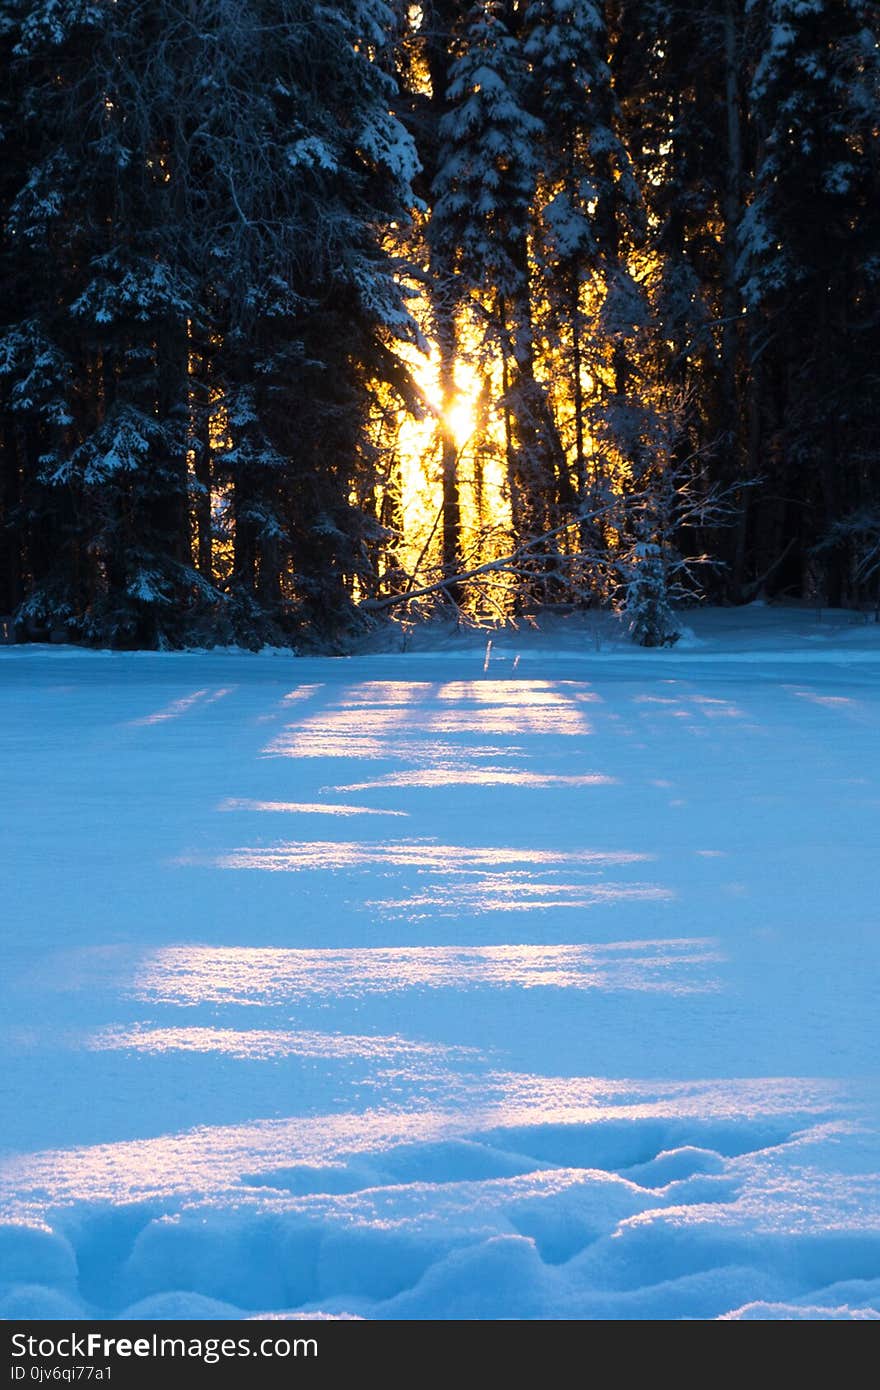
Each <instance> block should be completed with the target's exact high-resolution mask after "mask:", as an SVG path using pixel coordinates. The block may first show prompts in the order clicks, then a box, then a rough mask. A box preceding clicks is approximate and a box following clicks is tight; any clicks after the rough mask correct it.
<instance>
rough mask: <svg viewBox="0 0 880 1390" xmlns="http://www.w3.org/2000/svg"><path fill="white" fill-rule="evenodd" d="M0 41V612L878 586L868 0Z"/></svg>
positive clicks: (200, 10) (105, 21)
mask: <svg viewBox="0 0 880 1390" xmlns="http://www.w3.org/2000/svg"><path fill="white" fill-rule="evenodd" d="M0 50H2V65H3V71H4V73H5V75H6V80H5V82H4V86H3V95H2V97H0V128H2V142H3V143H2V150H3V161H2V166H0V202H2V208H3V238H2V247H0V279H2V284H3V299H2V305H0V313H2V327H0V545H2V559H0V613H5V614H13V615H14V616H15V623H16V629H17V632H18V634H19V636H21V637H23V638H28V637H30V638H45V637H46V636H47V635H49V636H52V637H54V638H63V639H67V640H74V641H84V642H90V643H98V644H111V645H122V646H125V645H134V646H153V645H172V646H173V645H185V644H200V643H204V644H210V643H214V642H241V643H245V644H248V645H258V644H260V643H262V642H265V641H274V642H297V641H301V640H303V639H305V638H307V637H308V638H309V639H310V640H314V641H319V642H327V641H336V640H338V639H339V638H340V637H341V636H343V635H344V634H345V633H346V632H348V631H350V630H352V629H354V628H356V627H357V626H358V625H363V624H364V623H365V622H367V621H372V620H373V619H374V616H375V615H376V613H377V612H378V613H381V612H383V611H388V612H399V613H407V614H410V615H413V614H414V615H416V616H419V615H422V616H423V615H425V614H426V613H427V612H429V611H431V608H432V606H434V605H444V606H446V607H448V608H449V609H450V611H452V612H456V611H458V612H462V613H464V614H472V615H474V616H475V617H485V616H487V615H501V616H505V615H509V614H511V613H514V612H516V611H522V610H524V609H532V608H535V607H537V606H541V605H545V604H575V605H583V606H590V605H594V606H615V607H618V608H623V609H624V610H625V611H626V613H627V616H628V620H629V623H630V627H631V630H632V632H633V635H634V637H635V638H636V639H637V640H640V641H643V642H648V643H659V642H663V641H666V640H671V639H672V638H674V635H675V619H674V616H673V612H672V608H671V605H672V604H673V603H674V602H675V601H676V600H680V599H682V598H686V597H688V596H697V595H699V594H706V595H708V596H709V597H711V598H713V599H715V600H723V601H731V602H743V601H748V600H749V599H750V598H754V597H756V596H758V595H759V594H762V593H765V592H766V593H768V594H770V595H773V594H788V595H792V596H801V597H808V598H814V599H816V600H818V601H820V602H823V603H829V604H852V605H859V604H865V603H869V602H876V601H877V599H878V595H880V432H878V427H877V426H878V407H880V293H878V291H880V140H878V127H880V15H878V7H877V6H876V4H874V3H872V0H606V2H605V3H602V0H488V2H486V0H483V2H482V3H477V4H474V5H468V4H464V3H461V0H424V3H422V4H418V5H416V4H410V3H406V2H405V0H339V2H338V3H325V4H322V3H315V2H314V0H150V3H145V0H143V2H141V3H137V2H136V0H118V3H115V4H112V5H110V4H105V3H103V0H30V3H28V0H11V2H7V0H2V2H0ZM425 354H428V357H429V360H430V362H431V363H432V371H433V372H434V374H435V379H436V388H437V389H436V393H435V396H434V398H433V399H431V398H430V393H427V394H426V391H425V389H424V381H423V375H421V376H420V370H419V368H418V365H417V364H418V362H419V361H424V360H428V358H427V357H425ZM462 363H467V364H468V370H469V372H470V373H471V378H472V379H473V380H476V381H477V382H478V383H479V385H480V389H479V391H478V392H477V393H476V394H475V395H474V398H473V400H472V401H471V405H470V409H471V412H472V418H471V420H470V423H469V428H468V431H467V437H466V438H461V437H460V435H459V433H457V432H456V430H455V428H454V424H453V419H454V409H453V408H454V404H455V400H456V393H457V392H458V391H459V390H460V385H459V384H458V377H457V372H458V371H459V369H460V366H461V364H462ZM412 419H416V420H419V419H421V420H422V422H423V424H424V423H425V422H426V429H427V433H426V432H425V428H423V429H422V431H421V433H420V434H419V436H418V437H419V439H420V440H421V441H422V443H421V444H420V446H419V447H420V449H421V454H420V456H419V457H418V458H416V459H414V458H413V457H412V446H411V445H410V446H409V450H410V452H409V456H407V453H406V449H407V446H406V443H405V441H406V438H407V433H406V421H408V420H410V421H411V420H412ZM414 466H416V467H417V468H418V469H420V470H421V473H420V476H421V477H422V478H423V479H424V490H425V494H426V496H427V497H428V500H429V503H430V507H429V509H428V510H429V512H430V511H431V510H432V509H433V505H434V501H435V500H436V515H434V516H431V515H426V516H422V515H421V514H419V515H418V516H417V515H416V512H415V511H414V510H413V507H412V504H411V502H410V501H408V497H409V492H411V490H412V481H411V479H412V470H413V467H414ZM493 479H495V480H496V485H493V486H494V491H492V487H491V486H490V484H491V483H492V480H493ZM408 489H409V492H408ZM490 493H491V495H490Z"/></svg>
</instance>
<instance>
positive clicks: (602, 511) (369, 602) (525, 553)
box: [359, 501, 619, 613]
mask: <svg viewBox="0 0 880 1390" xmlns="http://www.w3.org/2000/svg"><path fill="white" fill-rule="evenodd" d="M618 507H619V502H618V501H614V502H611V503H609V504H608V506H605V507H600V508H599V509H598V510H597V511H593V512H584V513H583V514H582V515H580V516H575V517H572V519H571V520H570V521H566V522H564V524H563V525H562V526H555V527H554V528H553V530H552V531H544V532H543V533H542V534H541V535H540V536H533V537H532V539H531V540H529V541H525V542H524V543H523V544H522V545H520V546H517V548H516V550H513V551H511V553H510V554H509V555H502V556H500V557H499V558H498V559H497V560H487V561H486V562H485V563H484V564H482V565H477V566H476V567H475V568H474V569H470V570H464V571H462V573H461V574H449V575H446V577H445V578H444V579H438V580H437V581H436V582H435V583H433V584H425V585H423V586H422V588H421V589H407V590H406V592H405V593H402V594H390V595H389V596H388V597H387V598H374V599H365V600H364V602H363V603H362V604H360V605H359V606H360V608H361V610H362V611H364V612H370V613H376V612H381V611H382V610H384V609H386V608H394V607H396V606H397V604H399V603H410V602H411V601H412V600H413V599H417V598H425V597H426V596H427V595H428V594H438V593H442V592H444V591H448V590H449V589H451V588H454V587H455V586H456V585H459V584H467V583H468V582H469V581H470V580H471V579H479V577H480V575H482V574H497V573H498V572H499V571H500V572H502V573H504V572H506V573H512V572H516V571H514V566H516V565H518V563H519V562H520V561H522V560H526V559H528V558H529V557H530V556H532V555H534V554H535V552H536V551H537V550H538V549H539V547H541V546H543V545H545V544H546V543H547V541H548V540H552V538H553V537H554V536H559V535H562V534H563V533H564V532H565V531H571V530H573V529H574V527H576V526H583V524H584V522H585V521H596V520H597V519H598V518H599V517H601V516H607V515H608V513H609V512H612V511H614V510H616V509H617V508H618ZM580 558H583V557H580Z"/></svg>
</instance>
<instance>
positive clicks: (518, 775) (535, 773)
mask: <svg viewBox="0 0 880 1390" xmlns="http://www.w3.org/2000/svg"><path fill="white" fill-rule="evenodd" d="M689 621H691V625H692V627H693V635H692V636H690V637H689V638H688V639H687V640H686V641H685V642H684V643H682V644H681V645H680V646H679V647H678V648H675V649H673V650H672V651H663V652H654V653H649V652H644V651H636V650H632V649H622V648H620V647H619V646H617V645H615V644H609V643H607V642H600V641H598V640H596V641H592V640H591V637H590V632H589V629H587V630H584V629H583V628H581V629H573V630H571V631H568V630H567V629H565V628H564V625H563V626H562V627H560V629H559V630H558V631H556V632H555V633H554V634H553V636H552V638H551V637H548V636H547V635H546V634H544V635H542V634H540V633H531V634H527V635H525V636H522V635H519V636H518V635H513V634H509V635H506V636H503V637H499V638H497V639H493V645H492V649H491V651H490V652H488V653H487V651H486V645H485V640H482V641H480V640H478V639H477V638H476V637H462V638H461V639H460V640H451V641H449V642H448V643H447V645H446V647H445V649H444V650H438V651H427V650H425V651H421V650H411V651H409V652H407V653H404V654H398V655H393V656H388V655H381V654H377V655H365V656H362V657H355V658H347V659H329V658H328V659H295V658H292V657H290V656H288V655H270V654H265V655H260V656H256V657H254V656H249V655H245V654H237V653H234V652H213V653H204V654H198V655H196V654H193V655H174V656H170V655H156V654H142V653H140V654H126V655H119V654H115V655H110V654H107V653H85V652H81V651H74V650H73V649H71V648H57V649H52V648H45V647H44V648H8V649H3V650H0V715H2V722H0V740H2V766H3V772H4V784H5V795H4V798H3V809H2V817H3V822H4V825H3V838H4V846H5V853H4V875H5V881H4V883H3V886H2V899H0V901H2V904H3V919H4V927H3V934H2V982H0V991H2V1018H0V1056H2V1069H0V1093H2V1102H3V1112H4V1119H3V1130H2V1142H3V1155H2V1165H0V1203H2V1222H3V1224H2V1225H0V1316H5V1317H35V1318H49V1317H63V1318H81V1317H87V1316H96V1315H111V1316H117V1315H118V1316H126V1317H144V1318H148V1317H149V1318H152V1317H157V1318H173V1317H212V1316H213V1317H253V1316H256V1315H259V1314H266V1313H276V1314H281V1313H283V1312H286V1313H290V1312H291V1311H293V1310H297V1311H300V1312H302V1311H305V1312H308V1313H315V1312H318V1311H320V1312H321V1313H322V1314H335V1315H349V1316H362V1317H369V1318H603V1319H605V1318H716V1317H724V1318H735V1319H755V1318H764V1319H776V1318H798V1319H800V1318H807V1319H827V1318H835V1319H836V1318H855V1319H870V1318H877V1317H878V1316H880V1311H878V1310H880V1178H878V1171H880V1137H878V1136H880V1124H878V1088H877V1072H878V1068H877V1058H876V1007H877V998H878V958H880V950H878V939H877V912H876V883H875V869H876V862H877V845H878V842H880V835H878V821H880V741H878V726H880V681H878V677H880V627H878V626H875V625H871V624H860V623H857V622H855V621H853V619H852V616H851V615H842V614H838V615H834V614H829V613H827V612H826V613H824V614H816V613H810V612H806V611H796V610H776V609H764V608H760V607H754V608H751V609H748V610H735V611H731V612H722V613H705V614H697V615H696V617H694V618H693V619H692V620H690V619H689Z"/></svg>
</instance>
